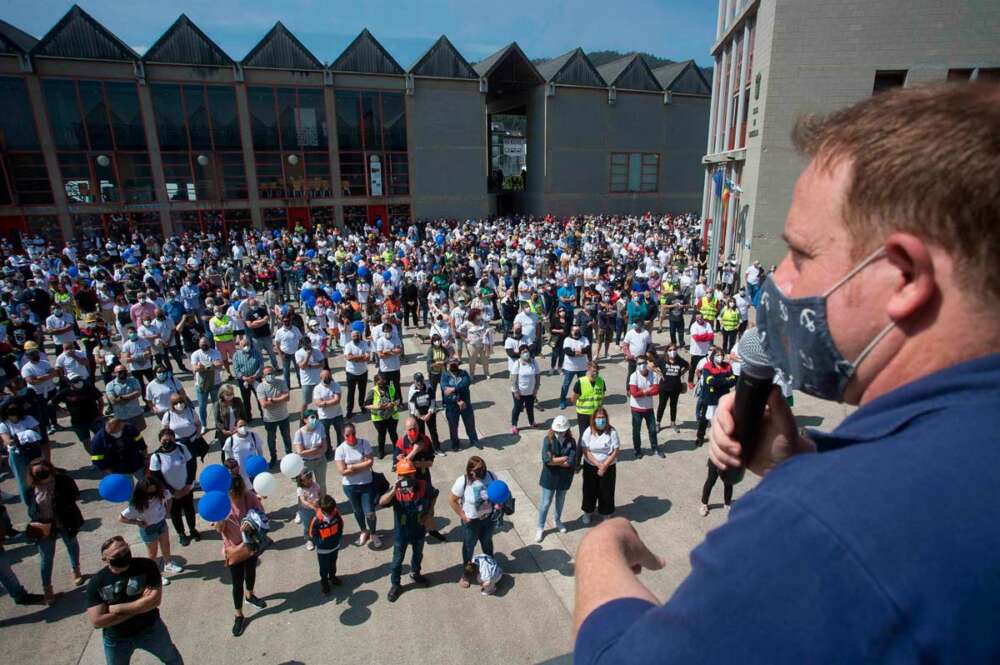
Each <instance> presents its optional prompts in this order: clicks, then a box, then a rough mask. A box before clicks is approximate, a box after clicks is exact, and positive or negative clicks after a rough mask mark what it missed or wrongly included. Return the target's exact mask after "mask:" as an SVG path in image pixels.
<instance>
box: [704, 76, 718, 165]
mask: <svg viewBox="0 0 1000 665" xmlns="http://www.w3.org/2000/svg"><path fill="white" fill-rule="evenodd" d="M721 63H722V59H721V58H715V76H713V77H712V100H711V102H710V103H709V116H708V141H707V142H706V145H705V154H706V155H711V154H712V153H713V152H715V123H717V122H718V121H719V99H720V97H719V91H720V89H721V87H722V82H721V81H720V80H719V79H720V78H721V77H720V76H719V72H721V71H722V69H720V67H721Z"/></svg>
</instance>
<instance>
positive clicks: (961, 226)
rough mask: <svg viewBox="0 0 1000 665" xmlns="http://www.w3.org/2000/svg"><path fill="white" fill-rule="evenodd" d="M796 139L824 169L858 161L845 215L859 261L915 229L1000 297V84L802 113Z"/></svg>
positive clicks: (975, 283) (955, 86)
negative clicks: (814, 113) (899, 234)
mask: <svg viewBox="0 0 1000 665" xmlns="http://www.w3.org/2000/svg"><path fill="white" fill-rule="evenodd" d="M792 140H793V141H794V143H795V145H796V146H797V147H798V148H799V150H801V151H802V152H803V153H805V154H806V155H809V156H811V157H814V158H815V159H816V160H817V163H818V165H819V166H820V167H821V168H825V169H831V168H833V167H835V166H836V165H838V164H839V163H842V162H849V163H850V165H851V176H850V184H849V185H848V190H847V193H846V196H845V204H844V221H845V223H846V225H847V227H848V229H849V231H850V232H851V235H852V237H853V238H855V246H854V247H853V248H852V249H853V252H852V253H853V254H854V258H856V259H857V258H860V257H861V256H863V255H865V254H867V253H868V252H869V251H871V250H872V249H873V248H874V247H875V246H876V245H877V244H878V243H879V242H880V241H881V240H882V239H883V238H884V237H885V236H886V235H888V234H890V233H892V232H894V231H903V232H906V233H912V234H913V235H915V236H917V237H920V238H922V239H924V240H925V241H927V242H928V243H931V244H934V245H937V246H939V247H941V248H943V249H944V250H945V251H946V252H947V253H948V254H949V255H950V256H951V257H952V259H953V260H954V261H955V266H956V270H957V274H958V277H959V278H960V279H962V280H963V282H964V283H965V284H967V285H969V286H971V287H972V288H974V289H975V290H976V291H977V293H979V294H981V295H986V296H989V297H990V298H992V299H993V300H998V301H1000V272H998V271H997V269H996V268H997V260H998V257H1000V85H997V84H995V83H947V84H936V85H925V86H918V87H914V88H898V89H896V90H893V91H890V92H886V93H883V94H878V95H875V96H873V97H871V98H870V99H866V100H864V101H862V102H859V103H858V104H855V105H854V106H851V107H849V108H846V109H843V110H841V111H837V112H835V113H833V114H831V115H828V116H826V117H818V116H806V117H804V118H801V119H800V120H799V122H798V123H797V125H796V127H795V129H794V131H793V132H792Z"/></svg>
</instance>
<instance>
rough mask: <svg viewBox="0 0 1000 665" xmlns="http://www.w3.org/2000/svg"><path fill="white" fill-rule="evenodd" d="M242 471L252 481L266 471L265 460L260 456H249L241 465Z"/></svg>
mask: <svg viewBox="0 0 1000 665" xmlns="http://www.w3.org/2000/svg"><path fill="white" fill-rule="evenodd" d="M243 470H244V471H246V472H247V475H248V476H250V480H253V479H254V478H256V477H257V475H258V474H261V473H264V472H265V471H267V460H266V459H264V458H263V457H261V456H260V455H251V456H250V457H248V458H247V461H246V464H244V465H243Z"/></svg>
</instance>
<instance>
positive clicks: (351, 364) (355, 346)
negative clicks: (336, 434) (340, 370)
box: [344, 330, 371, 420]
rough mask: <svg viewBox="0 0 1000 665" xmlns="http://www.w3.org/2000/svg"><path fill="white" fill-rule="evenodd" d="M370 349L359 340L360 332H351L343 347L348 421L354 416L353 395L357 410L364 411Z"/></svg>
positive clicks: (363, 341) (365, 343) (364, 342)
mask: <svg viewBox="0 0 1000 665" xmlns="http://www.w3.org/2000/svg"><path fill="white" fill-rule="evenodd" d="M370 356H371V347H370V346H369V345H368V342H366V341H365V340H363V339H362V338H361V332H360V331H358V330H351V341H349V342H348V343H347V344H345V345H344V373H345V374H346V375H347V414H346V415H345V416H344V417H345V418H347V419H348V420H350V419H351V416H353V415H354V398H355V394H356V395H357V399H358V408H359V410H364V405H363V400H364V397H365V391H366V390H367V389H368V359H369V358H370Z"/></svg>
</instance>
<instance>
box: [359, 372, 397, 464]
mask: <svg viewBox="0 0 1000 665" xmlns="http://www.w3.org/2000/svg"><path fill="white" fill-rule="evenodd" d="M401 401H402V396H401V395H400V394H399V393H398V392H397V391H396V387H395V386H394V385H392V384H390V383H389V382H388V381H386V378H385V376H384V375H382V374H381V373H379V374H376V375H375V381H374V383H373V385H372V390H371V392H370V393H368V396H367V397H366V398H365V408H366V409H367V411H368V413H370V414H371V419H372V425H374V426H375V431H376V432H378V456H379V459H382V458H383V457H385V441H386V438H388V439H389V445H392V442H393V441H395V440H396V439H397V438H399V433H398V432H397V428H396V423H397V422H398V421H399V404H400V402H401Z"/></svg>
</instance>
